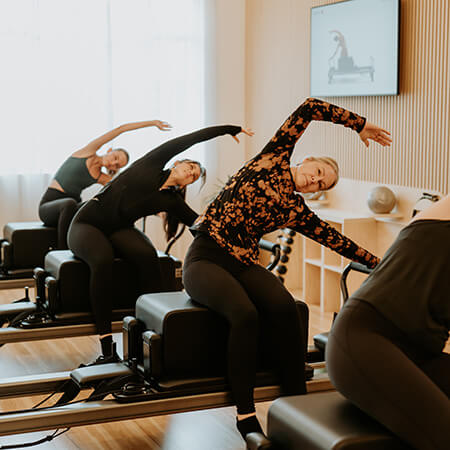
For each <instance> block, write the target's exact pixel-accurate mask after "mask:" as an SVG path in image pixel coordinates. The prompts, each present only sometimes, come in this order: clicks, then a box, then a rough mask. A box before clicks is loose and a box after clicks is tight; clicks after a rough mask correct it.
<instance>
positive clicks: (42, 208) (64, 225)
mask: <svg viewBox="0 0 450 450" xmlns="http://www.w3.org/2000/svg"><path fill="white" fill-rule="evenodd" d="M80 202H81V199H74V198H73V197H70V196H69V195H67V194H66V193H65V192H61V191H59V190H58V189H53V188H48V189H47V191H46V192H45V194H44V195H43V197H42V199H41V202H40V203H39V218H40V219H41V220H42V222H44V224H45V225H47V226H48V227H56V228H57V233H58V249H59V250H65V249H67V248H68V246H67V231H68V230H69V226H70V222H71V221H72V219H73V216H74V215H75V213H76V212H77V210H78V208H79V206H80V204H81V203H80Z"/></svg>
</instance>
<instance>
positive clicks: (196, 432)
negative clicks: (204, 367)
mask: <svg viewBox="0 0 450 450" xmlns="http://www.w3.org/2000/svg"><path fill="white" fill-rule="evenodd" d="M22 294H23V290H21V289H11V290H3V291H0V304H1V303H9V302H11V301H12V300H15V299H17V298H20V297H22V296H23V295H22ZM330 324H331V314H326V315H322V314H320V312H319V311H318V309H317V308H314V307H312V308H311V310H310V332H309V336H311V337H312V336H314V334H317V333H319V332H321V331H325V330H328V329H329V327H330ZM115 339H116V341H119V342H120V335H118V336H116V338H115ZM98 354H99V346H98V344H97V339H95V338H94V337H79V338H72V339H57V340H51V341H40V342H31V343H23V344H20V343H18V344H7V345H5V346H4V347H2V348H0V378H5V377H14V376H22V375H27V374H37V373H48V372H56V371H65V370H70V369H73V368H75V367H77V366H78V365H79V364H80V363H83V362H84V363H87V362H90V361H92V360H94V359H95V358H96V357H97V356H98ZM43 398H44V397H42V396H35V397H31V398H23V399H13V400H3V401H0V410H2V411H7V410H13V409H20V408H29V407H32V406H33V405H35V404H36V403H38V402H39V401H40V400H41V399H43ZM269 406H270V403H269V402H266V403H260V404H258V405H257V414H258V417H259V419H260V421H261V423H262V425H263V428H265V426H266V423H265V422H266V415H267V410H268V408H269ZM234 417H235V410H234V408H231V407H230V408H220V409H213V410H207V411H197V412H190V413H182V414H175V415H172V416H161V417H153V418H146V419H138V420H133V421H131V420H130V421H123V422H114V423H107V424H104V425H91V426H85V427H77V428H73V429H71V430H69V431H68V432H67V433H65V434H63V435H62V436H60V437H58V438H56V439H55V440H54V441H52V442H49V443H45V444H41V445H40V446H39V447H37V448H39V450H41V449H42V450H44V449H58V450H60V449H83V450H91V449H92V450H93V449H111V450H113V449H127V450H133V449H136V450H138V449H139V450H142V449H149V450H153V449H154V450H156V449H158V450H159V449H163V450H194V449H195V450H228V449H229V450H240V449H244V448H245V445H244V442H243V440H242V439H241V437H240V435H239V434H238V433H237V431H236V430H235V424H234V421H235V418H234ZM49 434H50V432H39V433H29V434H22V435H14V436H7V437H0V445H5V444H14V443H24V442H29V441H34V440H37V439H40V438H43V437H45V436H47V435H49Z"/></svg>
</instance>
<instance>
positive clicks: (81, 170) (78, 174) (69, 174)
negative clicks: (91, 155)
mask: <svg viewBox="0 0 450 450" xmlns="http://www.w3.org/2000/svg"><path fill="white" fill-rule="evenodd" d="M87 159H88V158H75V157H74V156H69V157H68V158H67V159H66V160H65V161H64V163H63V165H62V166H61V167H60V168H59V169H58V171H57V172H56V174H55V176H54V178H55V180H56V181H57V182H58V183H59V185H60V186H61V187H62V188H63V189H64V192H66V193H67V194H69V195H71V196H72V197H79V196H80V194H81V191H82V190H83V189H86V188H87V187H88V186H91V185H92V184H94V183H96V182H97V180H96V179H95V178H94V177H92V176H91V174H90V173H89V170H88V168H87V166H86V161H87Z"/></svg>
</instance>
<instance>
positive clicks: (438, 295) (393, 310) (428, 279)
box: [352, 220, 450, 353]
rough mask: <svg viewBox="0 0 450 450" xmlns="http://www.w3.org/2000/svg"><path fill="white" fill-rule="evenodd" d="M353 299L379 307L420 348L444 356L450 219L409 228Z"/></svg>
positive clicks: (449, 309) (449, 313) (449, 302)
mask: <svg viewBox="0 0 450 450" xmlns="http://www.w3.org/2000/svg"><path fill="white" fill-rule="evenodd" d="M352 298H355V299H358V300H363V301H365V302H367V303H370V304H371V305H373V306H374V307H375V308H376V309H377V310H378V311H379V312H380V313H381V314H383V315H384V316H385V317H386V318H387V319H388V320H390V321H391V322H392V323H394V324H395V325H396V326H397V327H398V328H399V329H400V330H402V331H403V332H405V333H406V335H407V336H408V338H409V339H410V340H411V341H412V342H414V343H415V344H416V345H418V346H420V347H422V348H424V349H425V350H427V351H429V352H432V353H440V352H441V351H442V349H443V348H444V346H445V343H446V341H447V339H448V337H449V329H450V220H417V221H415V222H412V223H411V224H409V225H408V226H406V227H405V228H403V230H401V231H400V233H399V235H398V237H397V239H396V240H395V242H394V243H393V244H392V246H391V247H390V248H389V249H388V251H387V252H386V254H385V255H384V257H383V259H382V261H381V262H380V264H379V265H378V266H377V267H376V269H375V270H374V271H373V272H372V273H371V275H370V276H369V277H368V278H367V279H366V280H365V281H364V283H363V284H362V285H361V287H360V288H359V289H358V290H357V291H356V292H355V293H354V294H353V295H352Z"/></svg>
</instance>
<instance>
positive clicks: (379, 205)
mask: <svg viewBox="0 0 450 450" xmlns="http://www.w3.org/2000/svg"><path fill="white" fill-rule="evenodd" d="M396 202H397V199H396V198H395V194H394V193H393V192H392V191H391V190H390V189H389V188H388V187H386V186H376V187H374V188H373V189H372V190H371V191H370V192H369V195H368V197H367V204H368V205H369V208H370V210H371V211H373V212H374V213H376V214H387V213H390V212H391V211H392V209H393V208H394V206H395V203H396Z"/></svg>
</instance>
